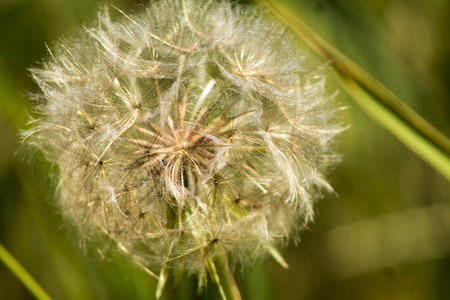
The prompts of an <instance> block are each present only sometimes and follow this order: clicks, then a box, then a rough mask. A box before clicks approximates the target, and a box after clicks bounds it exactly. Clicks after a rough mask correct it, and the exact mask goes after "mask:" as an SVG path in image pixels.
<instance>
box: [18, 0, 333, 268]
mask: <svg viewBox="0 0 450 300" xmlns="http://www.w3.org/2000/svg"><path fill="white" fill-rule="evenodd" d="M117 11H119V10H118V9H114V12H115V13H117ZM119 13H120V14H121V15H122V16H121V17H120V18H119V19H120V20H119V21H118V22H115V21H112V18H111V17H110V14H109V11H108V9H105V10H104V11H103V13H102V14H101V15H100V17H99V22H98V25H97V26H95V27H93V28H87V29H85V30H84V33H83V34H82V35H81V36H80V37H79V38H77V39H73V40H64V41H61V42H59V43H57V44H56V45H55V46H54V47H53V48H52V50H49V56H48V59H47V60H45V61H44V63H43V66H42V67H41V68H37V69H33V70H32V74H33V77H34V79H35V81H36V82H37V83H38V85H39V86H40V88H41V90H42V92H41V93H40V94H38V95H36V98H37V102H38V104H37V106H36V112H37V118H36V119H34V120H33V121H32V122H31V127H30V128H31V129H29V130H28V131H26V132H24V134H23V135H24V140H25V142H26V143H28V144H31V145H33V146H35V147H37V148H39V149H40V150H41V151H42V153H43V154H44V156H45V157H46V158H47V159H48V160H49V161H50V162H51V163H53V164H54V165H56V166H58V167H59V175H58V176H59V177H58V197H59V199H60V200H59V201H60V206H61V209H62V211H63V213H64V215H65V216H66V217H67V218H68V219H70V221H71V222H73V224H76V226H77V227H78V228H79V229H80V232H81V235H82V237H84V238H85V239H86V238H87V239H91V240H94V241H96V240H97V241H98V239H99V238H100V237H107V238H108V239H110V240H112V241H114V244H115V245H116V248H117V249H118V250H119V251H121V252H123V254H124V255H126V256H127V257H128V258H130V259H131V260H133V261H134V262H135V263H137V264H138V265H140V266H141V267H143V268H145V269H146V270H147V271H148V272H152V271H153V272H155V271H158V269H159V268H161V266H162V265H163V264H164V263H170V262H177V263H178V264H183V268H184V269H187V270H188V271H189V272H193V273H198V274H200V275H201V274H204V273H205V265H206V264H207V262H208V261H209V260H210V259H212V258H213V257H214V256H215V255H217V254H218V253H227V254H229V255H230V256H231V257H232V258H233V260H234V261H241V262H247V261H248V260H250V259H253V258H254V257H256V256H258V255H259V254H264V253H266V252H270V253H272V254H273V253H274V252H273V251H274V250H273V249H276V248H278V247H280V246H282V245H283V244H284V242H285V241H286V240H287V238H288V237H289V236H297V233H298V231H299V230H301V229H302V228H304V227H305V225H306V224H307V223H308V222H309V221H310V220H311V219H312V217H313V204H314V202H315V200H316V199H317V198H318V197H319V194H320V191H321V190H324V189H328V190H329V189H330V187H329V185H328V184H327V182H326V180H325V179H324V172H326V171H327V170H328V169H329V168H330V167H331V166H333V165H334V164H335V163H336V161H337V156H336V155H335V154H334V153H333V152H332V151H331V149H330V148H331V145H332V140H333V138H334V137H335V135H336V134H338V133H339V132H340V127H339V126H337V125H336V124H334V123H332V122H330V121H331V118H332V117H333V114H334V110H335V109H334V108H333V107H332V106H330V103H329V102H330V100H331V98H332V97H330V96H327V95H326V93H325V90H324V76H323V74H322V72H321V71H320V70H319V66H317V65H316V63H314V60H313V59H312V58H311V57H310V56H309V55H308V54H307V52H306V51H305V49H304V48H303V47H302V46H301V45H299V44H298V43H297V42H295V41H294V40H293V38H292V36H291V35H290V33H289V32H288V30H287V29H286V28H285V27H284V26H282V25H281V24H279V23H277V22H274V21H273V20H270V19H269V20H267V19H266V18H267V17H265V16H263V15H262V14H261V12H260V11H258V10H257V9H255V8H251V9H248V8H245V7H242V6H238V5H236V6H231V5H230V4H229V3H228V2H220V3H216V2H213V1H207V2H204V1H203V2H201V1H191V0H185V1H180V0H177V1H161V2H157V3H153V2H152V3H151V4H149V5H148V6H147V7H146V8H144V9H142V11H141V13H139V14H135V15H127V14H124V13H122V12H120V11H119ZM98 244H99V245H100V244H104V242H103V243H98Z"/></svg>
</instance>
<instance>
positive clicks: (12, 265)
mask: <svg viewBox="0 0 450 300" xmlns="http://www.w3.org/2000/svg"><path fill="white" fill-rule="evenodd" d="M0 260H1V261H3V262H4V263H5V265H6V266H7V267H8V268H9V269H10V270H11V271H12V272H13V273H14V274H15V275H16V276H17V278H19V280H20V281H22V283H23V284H24V285H25V286H26V287H27V288H28V289H29V290H30V292H31V293H33V295H34V296H35V297H36V298H37V299H39V300H50V299H51V298H50V296H49V295H48V294H47V293H46V292H45V291H44V289H43V288H42V287H41V286H40V285H39V284H38V283H37V282H36V281H35V280H34V279H33V277H31V275H30V274H29V273H28V272H27V271H26V270H25V269H24V268H23V267H22V266H21V265H20V263H19V262H18V261H17V260H16V259H15V258H14V257H13V256H12V255H11V254H10V253H9V252H8V250H6V249H5V247H3V245H2V244H0Z"/></svg>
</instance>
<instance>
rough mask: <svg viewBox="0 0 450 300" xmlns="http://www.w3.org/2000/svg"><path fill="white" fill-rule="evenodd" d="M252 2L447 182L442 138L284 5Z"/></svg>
mask: <svg viewBox="0 0 450 300" xmlns="http://www.w3.org/2000/svg"><path fill="white" fill-rule="evenodd" d="M255 1H256V2H258V3H260V4H262V5H264V6H266V7H268V8H269V9H270V10H271V11H272V12H273V13H274V14H275V15H276V16H277V17H278V18H280V19H281V20H283V21H284V22H285V23H286V25H288V26H289V27H290V28H291V29H292V30H293V31H294V32H295V33H296V34H298V35H299V37H300V38H301V39H302V40H303V41H304V42H305V43H306V44H307V45H308V46H309V47H310V48H311V49H312V50H313V51H315V52H316V53H318V54H319V55H320V56H322V57H323V58H324V59H326V60H327V61H329V62H330V64H331V65H332V66H333V67H334V69H335V70H336V71H337V74H338V77H339V78H340V82H341V84H342V86H343V88H344V89H345V90H346V92H347V93H348V94H349V96H350V97H351V98H352V99H353V100H354V101H355V102H356V103H357V104H358V105H360V106H361V107H362V108H363V109H364V110H365V111H366V113H367V114H369V115H370V116H371V117H372V118H374V119H375V120H376V121H377V122H378V123H380V124H381V125H382V126H384V127H385V128H386V129H387V130H389V131H390V132H391V133H392V134H393V135H394V136H396V137H397V138H398V139H399V140H400V141H401V142H403V143H404V144H405V145H406V146H408V147H409V148H410V149H411V150H413V151H414V152H415V153H416V154H417V155H419V156H420V157H422V158H423V159H424V160H425V161H427V162H428V163H429V164H430V165H431V166H433V167H434V168H435V169H436V170H438V171H439V172H441V173H442V174H443V175H444V176H445V177H446V178H447V179H448V180H450V140H449V139H448V138H447V137H446V136H445V135H443V134H442V133H441V132H440V131H439V130H437V129H436V128H434V127H433V126H432V125H431V124H430V123H428V122H427V121H426V120H425V119H423V118H422V117H421V116H420V115H419V114H417V113H416V112H415V111H414V110H412V109H411V108H410V107H409V106H407V105H406V104H405V103H404V102H402V101H401V100H400V99H398V98H397V97H396V96H395V95H394V94H393V93H392V92H390V91H389V90H388V89H387V88H386V87H384V86H383V85H382V84H381V83H380V82H379V81H377V80H376V79H375V78H373V77H372V76H371V75H370V74H368V73H367V72H366V71H364V70H363V69H362V68H360V67H359V66H358V65H357V64H356V63H354V62H353V61H352V60H350V59H349V58H348V57H346V56H345V55H344V54H342V53H341V52H339V51H338V50H336V49H335V48H334V47H332V46H331V45H329V44H328V43H327V42H325V41H324V40H323V39H321V38H320V37H319V36H318V35H316V34H315V33H314V32H313V31H312V30H310V29H309V28H308V27H307V26H306V25H304V24H303V23H302V22H301V21H300V20H298V19H297V18H295V17H294V16H292V15H291V13H290V12H288V11H287V10H286V9H285V8H284V7H283V6H281V5H280V4H278V3H276V2H275V1H271V0H255Z"/></svg>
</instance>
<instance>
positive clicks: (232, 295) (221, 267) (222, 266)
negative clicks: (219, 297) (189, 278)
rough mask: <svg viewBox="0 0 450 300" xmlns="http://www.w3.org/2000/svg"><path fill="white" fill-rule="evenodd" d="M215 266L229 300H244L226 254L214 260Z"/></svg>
mask: <svg viewBox="0 0 450 300" xmlns="http://www.w3.org/2000/svg"><path fill="white" fill-rule="evenodd" d="M214 265H215V266H216V270H217V274H218V275H219V279H220V285H221V286H222V288H223V291H224V292H225V296H226V297H227V299H228V300H242V297H241V294H240V293H239V289H238V287H237V285H236V281H235V280H234V277H233V272H231V269H230V266H229V264H228V258H227V256H226V254H225V253H222V254H220V255H217V256H216V257H215V258H214Z"/></svg>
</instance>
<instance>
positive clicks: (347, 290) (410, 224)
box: [0, 0, 450, 300]
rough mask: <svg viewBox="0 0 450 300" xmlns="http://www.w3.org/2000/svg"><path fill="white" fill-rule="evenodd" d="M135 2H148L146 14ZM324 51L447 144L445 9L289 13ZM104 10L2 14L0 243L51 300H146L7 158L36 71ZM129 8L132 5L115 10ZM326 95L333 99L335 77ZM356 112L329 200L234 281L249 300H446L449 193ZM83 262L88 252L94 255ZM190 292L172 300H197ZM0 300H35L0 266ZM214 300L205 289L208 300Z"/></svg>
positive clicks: (32, 4) (28, 172)
mask: <svg viewBox="0 0 450 300" xmlns="http://www.w3.org/2000/svg"><path fill="white" fill-rule="evenodd" d="M141 2H142V1H141ZM281 2H283V3H285V4H286V5H287V6H289V7H290V9H291V10H292V11H293V12H295V13H296V14H297V15H298V16H299V18H301V19H302V20H303V21H304V22H305V23H306V24H308V25H309V26H310V27H312V28H313V29H314V30H315V31H316V32H317V33H319V34H320V35H321V36H322V37H323V38H324V39H325V40H327V41H328V42H329V43H331V44H333V45H334V46H335V47H336V48H338V49H339V50H341V51H342V52H344V53H345V54H346V55H348V56H349V57H350V58H352V59H353V60H355V61H356V62H357V63H358V64H360V65H361V66H362V67H363V68H364V69H365V70H367V71H368V72H370V73H371V74H372V75H374V76H375V77H376V78H377V79H378V80H380V81H381V82H382V83H383V84H385V85H386V86H387V87H388V88H390V89H391V90H392V91H393V92H394V93H396V94H397V95H398V96H400V98H401V99H403V100H404V101H405V102H406V103H407V104H408V105H410V106H411V107H412V108H414V109H415V110H416V111H418V112H419V113H420V114H421V115H422V116H424V117H425V118H426V119H427V120H429V121H430V122H431V123H433V124H434V125H435V126H436V127H438V128H439V129H440V130H441V131H442V132H443V133H445V134H446V135H447V136H449V135H450V121H449V120H450V101H449V99H450V55H449V54H450V53H449V52H450V40H449V39H448V38H447V32H446V30H447V29H448V28H450V20H449V19H448V17H447V15H448V11H450V3H448V1H446V0H431V1H427V0H416V1H414V0H379V1H364V0H334V1H332V0H290V1H289V0H283V1H281ZM102 3H103V1H92V0H77V1H75V0H67V1H58V0H2V1H0V243H2V244H3V245H4V246H5V247H6V248H7V249H8V250H9V251H10V252H11V253H12V254H13V255H14V256H15V257H16V258H17V259H18V260H19V261H20V262H21V263H22V264H23V266H24V267H25V268H26V269H27V270H28V271H29V272H30V273H31V274H32V275H33V276H34V277H35V279H36V280H37V281H38V282H39V283H40V284H41V285H42V286H43V287H44V288H45V289H46V290H47V291H48V293H49V294H50V295H51V296H52V297H54V298H55V299H152V297H154V296H153V295H154V289H155V284H156V282H155V281H154V280H153V279H152V278H149V277H148V276H147V275H146V274H145V273H144V272H142V271H140V270H138V269H136V268H134V267H132V266H130V265H129V264H128V263H127V262H126V261H123V260H122V259H120V258H117V257H116V256H115V255H114V254H111V256H109V257H106V258H105V259H104V260H101V259H99V255H97V254H96V253H89V254H88V255H85V254H84V253H83V251H81V250H80V249H79V247H78V245H77V244H76V242H75V240H74V239H73V238H72V237H73V235H74V234H73V229H72V228H68V227H67V226H64V225H63V222H62V219H61V217H60V215H59V214H58V212H57V210H56V208H55V206H54V192H53V188H52V187H51V180H50V178H49V176H48V173H49V172H51V169H50V166H48V165H46V164H45V163H44V162H42V161H40V160H37V161H35V162H33V163H32V164H28V163H25V162H23V155H21V154H19V155H14V153H15V152H16V151H17V149H18V147H19V145H18V143H17V138H16V134H17V131H18V130H19V128H23V127H24V126H25V123H26V121H27V118H28V117H27V110H28V109H29V107H30V101H29V100H28V99H27V98H26V94H27V93H28V92H29V91H35V90H36V89H37V87H36V86H35V85H34V83H33V82H32V81H31V78H30V77H29V74H28V71H27V68H29V67H31V66H35V65H36V64H38V63H37V61H39V60H40V59H41V57H42V56H43V55H44V54H45V43H47V44H49V45H51V44H52V42H53V41H55V40H56V39H58V38H59V37H60V36H61V35H65V36H69V35H71V34H73V33H74V32H76V31H77V30H78V26H79V25H80V24H89V23H91V22H92V21H93V20H95V17H96V13H97V11H98V8H99V7H100V6H101V5H102ZM110 3H112V4H114V5H116V6H118V7H120V8H123V9H125V10H126V9H127V8H128V9H131V8H133V7H136V6H135V5H136V3H135V2H132V1H125V0H123V1H120V0H115V1H110ZM328 89H329V91H330V93H331V92H333V91H334V90H337V89H339V87H338V86H337V84H336V83H335V82H333V80H332V76H330V80H329V85H328ZM336 101H337V102H338V103H340V104H342V105H343V106H349V107H350V108H349V109H347V110H346V111H344V112H343V117H342V119H343V120H342V121H343V122H344V123H346V124H351V127H350V129H349V130H347V131H346V132H345V133H344V134H343V135H342V137H341V142H340V144H341V152H342V153H343V155H344V161H343V163H342V165H341V166H340V167H339V168H338V169H336V170H335V171H334V172H333V173H332V174H331V183H332V185H333V187H334V188H335V190H336V193H337V194H338V195H339V196H336V195H329V196H327V197H326V198H325V199H323V200H322V201H321V202H319V204H318V214H317V218H316V222H315V224H310V230H308V231H305V232H303V234H302V241H301V243H300V244H299V245H297V246H295V245H293V244H292V245H290V247H289V249H288V250H287V251H286V253H285V254H286V260H287V262H288V263H289V265H290V269H289V270H284V269H282V268H281V267H280V266H279V265H277V263H276V262H274V261H270V260H269V261H266V262H260V263H258V264H255V266H254V267H253V268H252V269H251V270H250V269H246V270H244V271H243V272H242V271H240V270H237V273H236V276H237V279H238V285H239V286H240V288H241V291H242V294H243V298H244V299H369V300H371V299H427V300H428V299H446V298H450V285H448V282H450V239H449V236H450V202H449V200H450V196H449V195H450V184H449V183H448V181H446V180H445V179H444V178H443V177H442V176H441V175H440V174H438V173H437V172H436V171H434V170H433V169H431V168H430V167H428V165H426V164H425V163H423V162H422V160H421V159H419V158H418V157H416V156H415V155H414V154H413V153H412V152H411V151H410V150H408V149H407V148H405V147H404V146H403V145H402V144H400V143H399V142H398V141H397V140H396V139H395V138H393V137H392V136H391V135H390V134H389V133H387V132H386V131H385V130H384V129H382V128H381V127H380V126H379V125H378V124H376V123H375V122H373V121H372V120H371V119H370V118H369V117H367V116H366V115H365V114H364V113H363V112H362V111H361V110H360V109H359V108H358V107H357V106H356V105H354V104H353V103H352V102H351V100H349V99H348V98H347V96H346V95H345V93H344V92H342V91H341V92H340V93H339V95H338V96H337V98H336ZM88 252H93V251H89V249H88ZM193 283H195V282H194V280H193V279H190V278H187V279H186V280H185V281H183V284H182V286H181V287H180V289H179V290H178V292H177V293H178V294H177V297H178V299H192V298H193V293H195V286H194V285H193ZM0 295H1V296H0V298H4V299H32V296H31V295H30V294H29V292H28V291H27V290H26V289H25V288H24V286H23V285H22V283H21V282H19V281H18V280H17V278H15V277H14V276H13V275H12V273H11V272H10V271H9V270H8V269H6V267H5V266H4V265H2V264H0ZM216 297H217V295H216V292H215V289H214V287H213V286H212V285H211V286H210V287H208V291H207V293H206V295H205V296H204V297H203V298H204V299H215V298H216Z"/></svg>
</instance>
